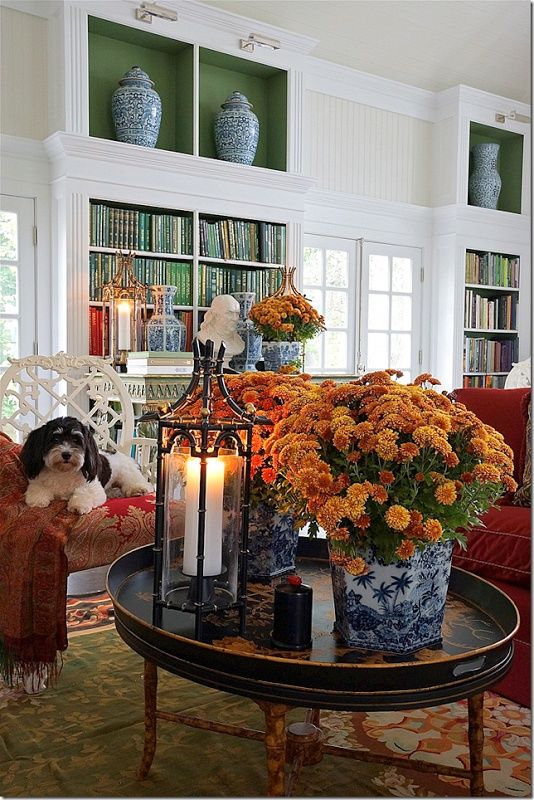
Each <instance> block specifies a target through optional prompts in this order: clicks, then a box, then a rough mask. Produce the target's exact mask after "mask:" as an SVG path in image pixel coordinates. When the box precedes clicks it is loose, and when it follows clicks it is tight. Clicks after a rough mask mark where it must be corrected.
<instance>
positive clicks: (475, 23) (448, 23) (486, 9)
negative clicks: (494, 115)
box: [201, 0, 531, 103]
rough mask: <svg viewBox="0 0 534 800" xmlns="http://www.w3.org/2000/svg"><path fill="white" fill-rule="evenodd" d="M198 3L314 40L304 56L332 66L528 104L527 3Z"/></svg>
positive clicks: (443, 0)
mask: <svg viewBox="0 0 534 800" xmlns="http://www.w3.org/2000/svg"><path fill="white" fill-rule="evenodd" d="M201 2H205V3H206V4H207V5H210V6H214V7H216V8H219V9H223V10H225V11H231V12H233V13H236V14H240V15H242V16H244V17H249V18H251V19H253V20H257V21H259V22H260V23H261V22H264V23H269V24H270V25H276V26H277V27H279V28H285V29H286V30H289V31H292V32H295V33H301V34H305V35H307V36H311V37H313V38H316V39H319V40H320V41H319V44H318V45H317V46H316V47H315V48H314V49H313V50H312V52H311V55H313V56H316V57H318V58H323V59H325V60H326V61H333V62H335V63H336V64H343V65H345V66H348V67H352V68H354V69H358V70H361V71H363V72H368V73H371V74H373V75H380V76H382V77H384V78H390V79H393V80H396V81H400V82H401V83H407V84H410V85H411V86H418V87H420V88H422V89H429V90H431V91H440V90H442V89H448V88H450V87H451V86H457V85H458V84H460V83H463V84H466V85H467V86H472V87H474V88H475V89H482V90H484V91H486V92H491V93H493V94H498V95H502V96H504V97H509V98H511V99H513V100H519V101H522V102H524V103H530V101H531V84H530V80H531V72H530V54H531V13H530V12H531V4H530V2H529V0H201ZM251 32H252V31H251ZM253 32H254V33H261V27H259V26H258V25H256V29H255V30H254V31H253Z"/></svg>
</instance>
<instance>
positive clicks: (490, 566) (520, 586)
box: [449, 388, 531, 706]
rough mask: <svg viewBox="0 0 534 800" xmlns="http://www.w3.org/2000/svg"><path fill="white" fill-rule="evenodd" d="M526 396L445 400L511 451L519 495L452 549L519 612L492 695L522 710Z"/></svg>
mask: <svg viewBox="0 0 534 800" xmlns="http://www.w3.org/2000/svg"><path fill="white" fill-rule="evenodd" d="M530 392H531V390H530V388H529V389H455V390H454V392H452V394H451V395H449V396H450V397H451V399H453V400H456V401H457V402H460V403H463V404H464V405H465V406H466V407H467V408H468V409H469V410H470V411H472V412H473V413H475V414H476V415H477V417H479V419H481V420H482V422H485V423H486V424H488V425H491V426H492V427H493V428H495V429H496V430H498V431H500V433H502V435H503V436H504V439H505V441H506V443H507V444H508V445H510V447H511V448H512V450H513V451H514V478H515V479H516V481H517V483H518V487H519V489H518V492H517V493H516V495H515V496H512V495H506V496H505V497H503V498H502V499H501V500H500V502H499V505H498V507H497V508H493V509H490V510H489V511H488V512H487V513H486V514H485V515H484V517H483V518H482V523H483V525H480V527H476V528H473V530H471V531H470V532H469V534H468V547H467V550H466V551H465V550H461V549H460V548H459V547H458V546H456V549H455V552H454V555H453V564H455V566H457V567H461V568H462V569H466V570H469V571H470V572H473V573H475V574H476V575H480V576H481V577H483V578H485V579H486V580H489V581H491V583H493V584H495V586H497V587H498V588H499V589H502V591H504V592H505V593H506V594H507V595H508V596H509V597H510V598H511V599H512V600H513V601H514V603H515V604H516V606H517V607H518V609H519V614H520V616H521V624H520V627H519V631H518V633H517V636H516V638H515V640H514V642H515V655H514V662H513V665H512V669H511V670H510V672H509V673H508V675H507V676H506V678H504V680H502V681H501V682H500V683H499V684H497V685H496V686H495V687H494V690H495V691H496V692H498V693H499V694H501V695H503V696H504V697H507V698H509V699H511V700H514V701H515V702H517V703H520V704H521V705H523V706H530V692H531V644H530V640H531V636H530V550H531V510H530V480H531V477H530V469H531V452H530V436H531V432H530V399H531V396H530ZM519 502H521V503H522V504H521V505H517V504H516V503H519ZM525 503H528V505H525Z"/></svg>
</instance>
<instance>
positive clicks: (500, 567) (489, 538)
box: [453, 390, 531, 587]
mask: <svg viewBox="0 0 534 800" xmlns="http://www.w3.org/2000/svg"><path fill="white" fill-rule="evenodd" d="M510 391H512V390H510ZM482 522H483V523H484V524H485V525H486V527H485V528H483V527H480V528H473V530H471V531H470V532H469V533H468V535H467V538H468V544H467V551H465V550H460V548H459V547H458V545H456V546H455V549H454V554H453V563H454V564H455V565H456V566H457V567H461V568H462V569H467V570H469V571H470V572H474V573H475V574H476V575H480V576H481V577H483V578H488V579H489V580H498V581H507V582H509V583H513V584H516V585H518V586H525V587H529V586H530V536H531V534H530V531H531V522H530V508H523V507H521V506H504V505H502V506H498V507H497V508H491V509H490V510H489V511H488V512H487V513H486V514H484V516H483V517H482Z"/></svg>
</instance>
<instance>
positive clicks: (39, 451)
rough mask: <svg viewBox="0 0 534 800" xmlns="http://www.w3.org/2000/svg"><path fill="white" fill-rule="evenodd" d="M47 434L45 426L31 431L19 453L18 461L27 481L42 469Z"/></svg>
mask: <svg viewBox="0 0 534 800" xmlns="http://www.w3.org/2000/svg"><path fill="white" fill-rule="evenodd" d="M47 433H48V431H47V425H43V426H42V427H41V428H37V430H35V431H32V432H31V433H30V435H29V436H28V438H27V439H26V441H25V442H24V444H23V446H22V450H21V451H20V460H21V462H22V466H23V468H24V472H25V473H26V477H27V478H28V479H29V480H32V479H33V478H36V477H37V476H38V475H39V473H40V472H41V470H42V468H43V467H44V448H45V442H46V437H47Z"/></svg>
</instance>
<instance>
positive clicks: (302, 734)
mask: <svg viewBox="0 0 534 800" xmlns="http://www.w3.org/2000/svg"><path fill="white" fill-rule="evenodd" d="M152 561H153V554H152V546H150V545H149V546H145V547H141V548H138V549H137V550H133V551H131V552H130V553H127V554H126V555H124V556H121V557H120V558H119V559H118V560H117V561H115V562H114V564H112V566H111V568H110V570H109V574H108V591H109V593H110V596H111V599H112V602H113V605H114V609H115V624H116V627H117V631H118V633H119V634H120V636H121V637H122V639H123V640H124V641H125V642H126V644H127V645H128V646H129V647H131V648H132V649H133V650H134V651H135V652H137V653H138V654H139V655H141V656H142V657H143V658H144V659H145V673H144V674H145V748H144V753H143V759H142V764H141V768H140V771H139V777H140V778H141V779H142V778H144V777H146V775H147V774H148V771H149V769H150V765H151V763H152V759H153V757H154V752H155V747H156V721H157V719H158V718H163V719H171V720H174V721H177V722H182V723H185V724H187V725H192V726H194V727H203V728H206V729H209V730H216V731H219V732H221V733H228V734H231V735H235V736H241V737H244V738H254V739H260V740H263V741H264V743H265V747H266V751H267V784H268V795H269V796H281V795H284V794H290V793H291V792H292V791H293V789H294V787H295V784H296V781H297V779H298V775H299V772H300V769H301V767H302V766H303V765H305V764H311V763H316V762H317V761H319V760H320V758H321V757H322V754H323V753H325V752H326V753H330V754H332V755H337V756H343V757H349V758H354V759H360V760H367V761H382V762H385V763H389V764H397V765H398V764H400V765H404V766H406V765H407V764H406V759H403V758H401V757H394V756H391V757H390V756H378V755H374V754H371V753H367V752H363V751H358V750H350V749H348V748H342V747H335V746H333V745H328V744H325V743H324V741H323V735H322V731H321V729H320V709H333V710H335V709H337V710H339V711H392V710H406V709H410V708H422V707H429V706H435V705H440V704H442V703H450V702H453V701H456V700H460V699H465V698H467V699H468V734H469V750H470V768H469V770H464V769H460V768H456V767H446V766H438V765H435V764H428V763H427V762H414V761H413V760H410V762H409V766H410V768H412V769H414V768H416V769H422V770H426V771H432V772H440V773H442V774H448V775H455V776H462V777H466V776H467V777H469V781H470V789H471V794H472V795H482V794H483V792H484V780H483V768H482V764H483V759H482V751H483V736H484V734H483V720H482V716H483V701H484V691H485V690H486V689H488V688H490V687H491V686H493V685H494V684H495V683H497V682H498V681H499V680H501V678H502V677H503V676H504V675H505V674H506V673H507V671H508V670H509V668H510V665H511V661H512V657H513V641H512V639H513V636H514V634H515V632H516V631H517V628H518V624H519V618H518V612H517V609H516V607H515V605H514V603H513V602H512V601H511V600H510V599H509V598H508V597H507V596H506V595H505V594H504V593H503V592H501V591H500V590H499V589H497V588H496V587H494V586H493V585H492V584H490V583H488V582H487V581H484V580H482V579H480V578H477V577H476V576H474V575H472V574H471V573H468V572H465V571H463V570H460V569H455V568H453V569H452V572H451V580H450V586H449V594H448V597H447V605H446V609H445V620H444V624H443V643H442V645H441V646H440V647H437V648H433V649H423V650H420V651H418V652H417V653H414V654H413V655H410V656H402V657H399V656H393V655H392V656H388V655H386V654H383V653H382V654H377V653H368V652H365V651H361V650H357V649H355V648H347V647H344V646H343V645H342V644H341V643H340V642H339V641H338V639H337V638H336V636H335V634H334V633H333V632H332V628H333V621H334V612H333V601H332V597H331V590H330V572H329V566H328V563H327V562H324V561H310V560H308V561H306V560H301V561H299V563H298V570H299V574H300V575H301V576H302V578H303V580H304V581H305V582H306V583H309V584H311V585H312V587H313V589H314V601H313V641H312V646H311V648H310V649H309V650H305V651H298V652H290V651H283V650H279V649H276V648H274V647H273V646H272V644H271V640H270V633H271V630H272V604H273V586H271V585H262V584H251V585H249V592H248V594H247V631H246V637H245V638H243V637H241V636H239V635H238V630H239V628H238V616H237V613H236V612H234V611H229V612H226V613H225V614H224V615H223V614H216V613H212V614H209V615H207V617H206V621H205V622H204V624H203V631H204V639H205V641H203V642H198V641H196V640H195V639H194V616H193V615H192V614H188V613H183V612H177V611H172V610H167V609H165V610H164V612H163V620H162V627H158V628H157V627H154V626H153V625H152V591H153V569H152ZM158 667H161V668H163V669H165V670H167V671H168V672H171V673H174V674H176V675H180V676H181V677H184V678H187V679H189V680H191V681H194V682H196V683H200V684H203V685H205V686H210V687H213V688H216V689H220V690H222V691H225V692H231V693H233V694H237V695H243V696H245V697H249V698H250V699H252V700H254V702H256V703H257V704H258V705H259V706H260V708H261V709H262V710H263V712H264V716H265V731H254V730H250V729H246V728H242V727H238V726H233V725H226V724H221V723H218V722H215V721H209V720H201V719H198V718H195V717H190V716H188V715H183V714H172V713H170V712H165V711H163V710H159V709H157V702H156V700H157V668H158ZM294 707H303V708H306V709H308V712H307V714H306V717H305V721H304V722H302V723H296V724H293V725H291V726H289V728H288V729H287V730H286V725H285V715H286V713H287V711H288V710H290V709H291V708H294ZM286 762H288V763H290V764H291V767H290V769H289V773H288V775H286V774H285V773H286V770H285V763H286Z"/></svg>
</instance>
